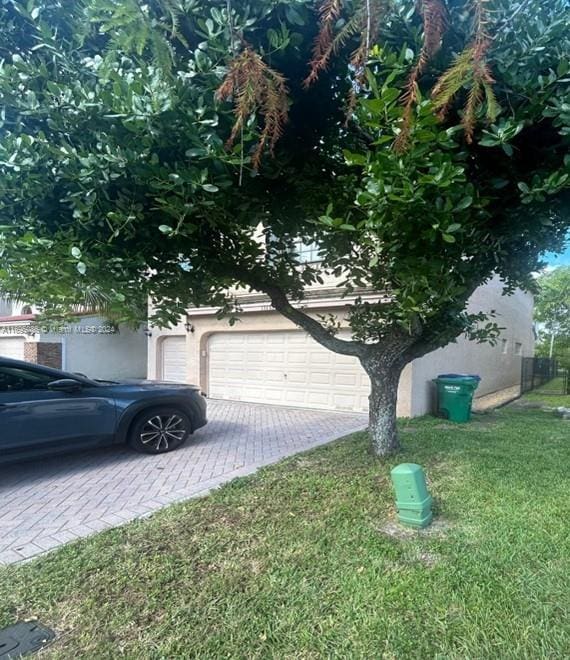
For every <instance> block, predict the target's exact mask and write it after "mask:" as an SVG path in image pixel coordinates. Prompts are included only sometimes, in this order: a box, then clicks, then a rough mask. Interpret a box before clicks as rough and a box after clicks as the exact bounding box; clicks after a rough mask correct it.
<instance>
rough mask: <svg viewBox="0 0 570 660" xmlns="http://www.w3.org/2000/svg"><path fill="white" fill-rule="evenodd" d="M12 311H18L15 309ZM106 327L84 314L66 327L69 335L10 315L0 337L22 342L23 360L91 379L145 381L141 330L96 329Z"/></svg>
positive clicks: (0, 324) (144, 341) (97, 318)
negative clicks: (109, 332)
mask: <svg viewBox="0 0 570 660" xmlns="http://www.w3.org/2000/svg"><path fill="white" fill-rule="evenodd" d="M14 311H19V308H18V307H17V306H16V307H15V308H14V309H12V312H14ZM20 319H22V320H20ZM108 326H109V323H108V322H107V321H106V320H105V319H104V318H103V317H100V316H94V315H85V316H81V317H79V319H78V320H77V321H75V322H73V323H71V324H69V327H68V329H69V332H65V333H53V332H42V331H41V326H40V325H39V324H38V322H37V321H36V320H35V316H34V315H28V317H26V319H25V320H23V317H19V316H16V315H14V316H12V317H9V316H5V317H4V318H3V319H2V321H0V337H14V338H16V337H20V338H22V339H23V340H25V345H24V358H25V359H26V360H28V361H29V362H35V363H37V364H44V365H46V366H54V367H58V368H62V369H64V370H67V371H72V372H78V373H84V374H85V375H87V376H89V377H91V378H101V379H110V380H114V379H121V378H146V368H147V339H146V336H145V334H144V331H143V329H142V328H141V329H139V330H133V329H131V328H129V327H127V326H120V327H119V332H118V333H116V334H106V333H104V332H101V331H99V330H98V329H100V328H105V327H108ZM92 329H95V331H92ZM55 352H57V353H58V355H59V358H58V357H57V356H56V355H55ZM48 354H53V355H52V357H49V355H48ZM46 360H47V361H49V364H48V362H47V361H46Z"/></svg>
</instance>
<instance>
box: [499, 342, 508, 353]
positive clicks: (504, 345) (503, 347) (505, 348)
mask: <svg viewBox="0 0 570 660" xmlns="http://www.w3.org/2000/svg"><path fill="white" fill-rule="evenodd" d="M508 350H509V340H508V339H502V340H501V351H502V353H503V354H505V353H506V352H507V351H508Z"/></svg>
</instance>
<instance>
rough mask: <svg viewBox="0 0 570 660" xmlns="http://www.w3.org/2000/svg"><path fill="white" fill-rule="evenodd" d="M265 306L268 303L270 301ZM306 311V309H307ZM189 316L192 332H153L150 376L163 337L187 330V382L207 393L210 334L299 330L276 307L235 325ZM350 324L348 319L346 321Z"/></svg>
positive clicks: (407, 385)
mask: <svg viewBox="0 0 570 660" xmlns="http://www.w3.org/2000/svg"><path fill="white" fill-rule="evenodd" d="M265 307H269V306H268V305H267V304H266V305H265ZM306 311H307V310H306ZM309 313H310V315H311V316H313V318H316V313H315V312H309ZM318 313H319V314H328V313H336V314H337V315H339V317H341V318H342V313H339V308H338V306H337V307H330V308H327V307H324V308H322V309H321V308H319V310H318ZM189 320H190V323H191V325H192V330H193V331H192V332H186V329H185V327H184V325H182V324H179V325H178V326H177V327H175V328H172V329H169V330H168V331H158V330H156V329H154V330H153V332H152V337H151V338H150V346H149V367H148V373H149V378H151V379H157V380H159V379H160V377H161V374H160V344H161V342H162V341H163V339H164V337H167V336H171V335H180V334H186V351H187V357H188V360H187V382H189V383H193V384H195V385H198V386H199V387H200V388H201V389H202V390H203V391H204V392H206V393H208V389H209V383H208V371H209V369H208V366H209V365H208V341H209V339H210V337H211V336H212V335H214V334H216V333H227V332H230V333H231V332H248V333H249V332H252V333H255V332H268V331H282V330H294V331H299V332H302V331H301V330H299V328H298V327H297V326H296V325H295V324H294V323H291V321H289V320H288V319H286V318H285V317H284V316H281V314H278V313H277V312H275V311H272V310H270V309H267V310H266V311H261V310H258V311H253V312H247V313H244V314H243V315H242V320H241V321H240V322H238V323H236V324H235V325H234V326H230V325H229V324H228V323H227V322H225V321H219V320H217V319H216V317H215V316H214V315H213V314H212V313H209V312H207V313H201V312H200V310H193V311H192V313H191V314H190V315H189ZM343 326H344V327H347V325H346V321H344V323H343ZM410 397H411V365H409V366H408V367H406V369H405V370H404V372H403V374H402V378H401V380H400V386H399V390H398V415H399V416H401V417H409V416H410V414H411V398H410Z"/></svg>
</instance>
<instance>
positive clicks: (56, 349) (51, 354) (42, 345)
mask: <svg viewBox="0 0 570 660" xmlns="http://www.w3.org/2000/svg"><path fill="white" fill-rule="evenodd" d="M61 353H62V351H61V343H59V342H47V341H46V342H39V341H27V342H25V344H24V360H26V362H33V363H34V364H41V365H42V366H44V367H51V368H52V369H61Z"/></svg>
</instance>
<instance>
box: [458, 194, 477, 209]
mask: <svg viewBox="0 0 570 660" xmlns="http://www.w3.org/2000/svg"><path fill="white" fill-rule="evenodd" d="M472 203H473V197H471V195H465V197H463V199H461V200H460V201H459V203H458V204H457V205H456V207H455V210H456V211H463V210H464V209H466V208H467V207H469V206H471V204H472Z"/></svg>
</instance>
